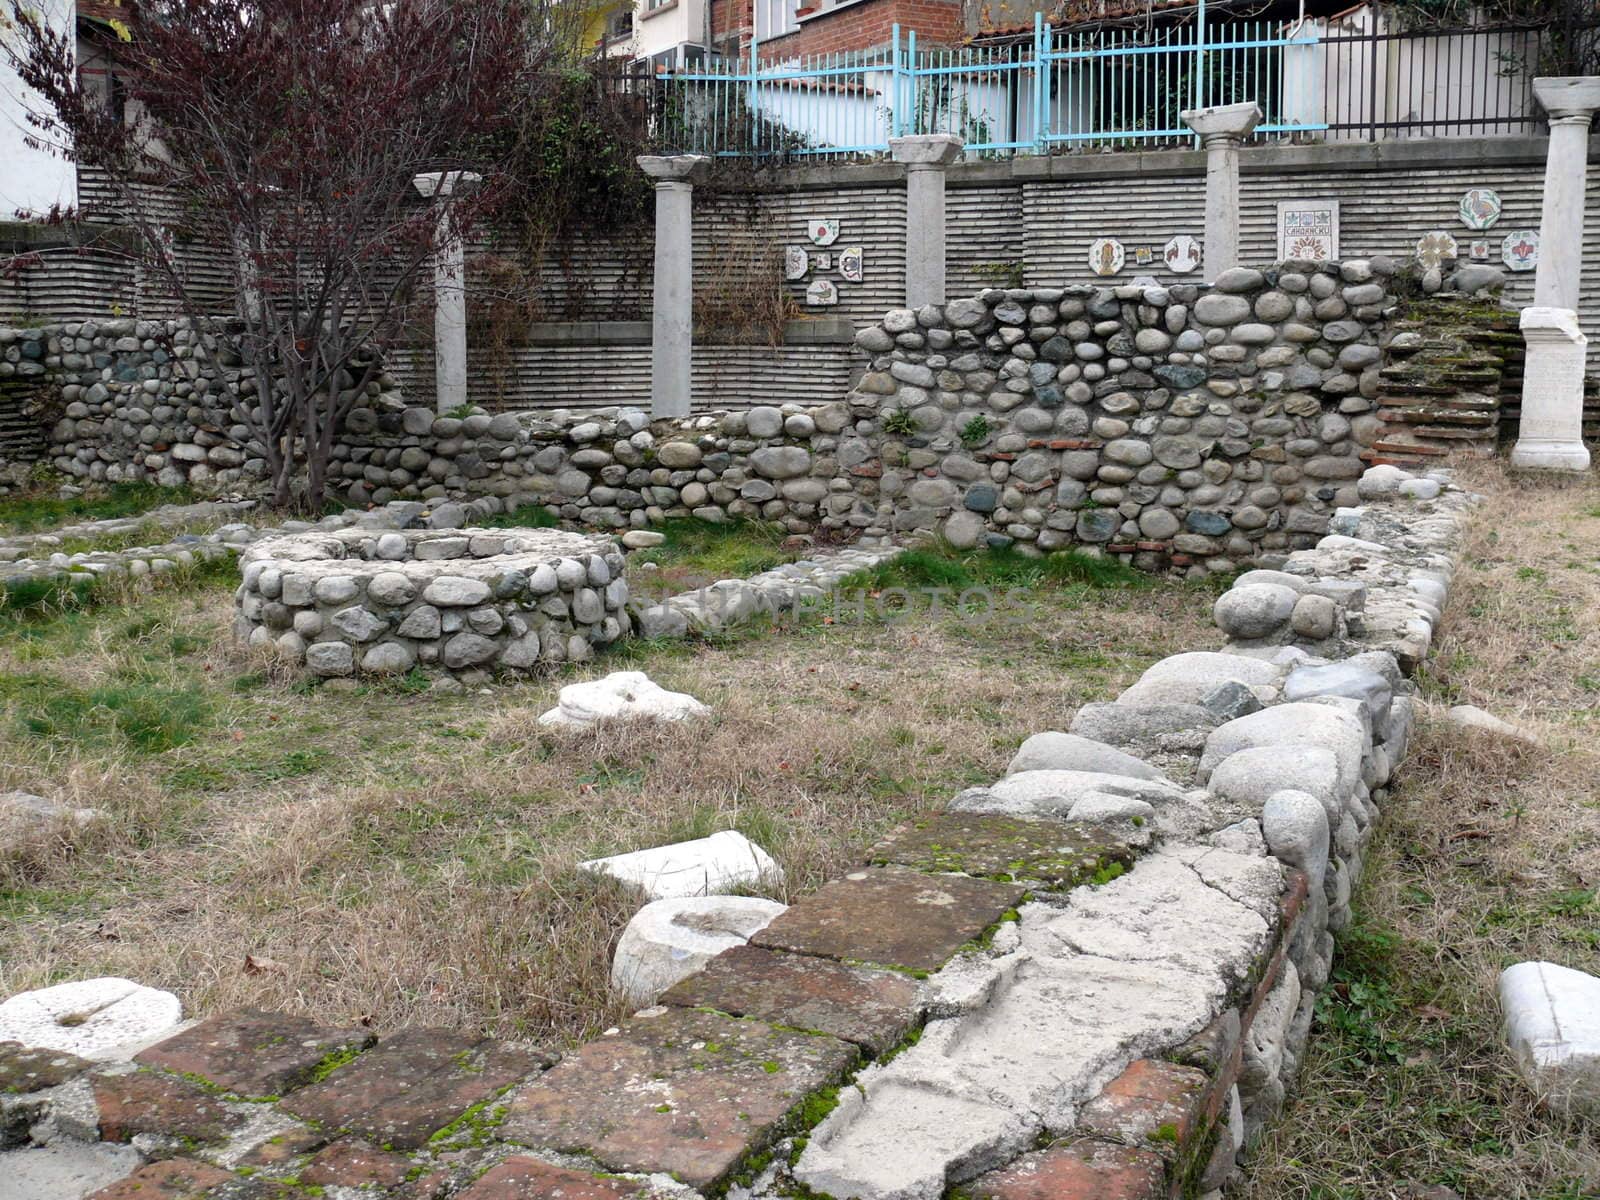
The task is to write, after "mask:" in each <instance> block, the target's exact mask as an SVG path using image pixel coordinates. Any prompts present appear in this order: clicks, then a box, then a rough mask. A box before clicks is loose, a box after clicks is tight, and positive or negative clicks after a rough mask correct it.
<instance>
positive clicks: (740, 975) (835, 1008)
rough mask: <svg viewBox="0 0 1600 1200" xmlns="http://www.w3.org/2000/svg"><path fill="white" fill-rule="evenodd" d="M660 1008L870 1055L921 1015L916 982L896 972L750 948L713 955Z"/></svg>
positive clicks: (893, 1043)
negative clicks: (805, 1034)
mask: <svg viewBox="0 0 1600 1200" xmlns="http://www.w3.org/2000/svg"><path fill="white" fill-rule="evenodd" d="M661 1003H663V1004H671V1005H676V1006H678V1007H681V1008H714V1009H716V1010H717V1011H718V1012H725V1013H728V1014H729V1015H730V1016H735V1017H757V1018H760V1019H761V1020H763V1021H771V1022H773V1023H774V1024H778V1025H790V1026H794V1027H795V1028H798V1029H811V1030H815V1031H816V1032H818V1033H827V1034H832V1035H833V1036H834V1037H836V1038H841V1039H843V1040H844V1041H847V1042H854V1043H855V1044H856V1045H858V1046H861V1047H864V1048H865V1049H866V1050H867V1051H868V1052H869V1053H871V1054H873V1055H879V1054H882V1053H883V1052H884V1051H886V1050H888V1049H889V1048H891V1047H892V1046H896V1045H898V1044H899V1043H900V1042H901V1041H902V1040H903V1039H904V1038H905V1035H906V1034H907V1033H909V1032H910V1031H911V1029H912V1027H913V1026H914V1025H915V1024H916V1023H917V1020H918V1018H919V1017H920V1015H921V1012H922V1005H921V1003H920V1000H919V992H918V988H917V984H916V981H915V980H913V979H910V978H908V977H907V976H905V975H903V974H901V973H899V972H896V971H873V970H868V969H866V968H863V967H849V966H845V965H844V964H843V963H837V962H833V961H832V960H830V959H826V958H812V957H810V956H809V955H803V954H782V953H775V952H773V951H771V950H762V949H759V948H757V947H755V946H739V947H736V948H734V949H732V950H727V951H725V952H723V953H722V954H720V955H718V956H717V957H716V958H714V959H712V960H711V962H710V963H709V964H707V966H706V968H705V969H704V970H703V971H701V972H699V973H698V974H696V975H691V976H690V977H689V978H687V979H685V980H684V981H683V982H681V983H679V984H677V985H676V986H675V987H673V988H672V989H671V990H670V991H668V992H667V994H666V995H664V996H663V997H662V998H661Z"/></svg>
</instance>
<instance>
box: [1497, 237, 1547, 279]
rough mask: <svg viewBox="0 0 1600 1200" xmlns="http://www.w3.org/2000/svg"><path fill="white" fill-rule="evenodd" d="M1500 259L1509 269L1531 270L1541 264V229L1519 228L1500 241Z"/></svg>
mask: <svg viewBox="0 0 1600 1200" xmlns="http://www.w3.org/2000/svg"><path fill="white" fill-rule="evenodd" d="M1500 261H1501V262H1503V263H1505V264H1506V269H1507V270H1509V271H1531V270H1533V269H1534V268H1535V267H1537V266H1538V265H1539V231H1538V230H1537V229H1518V230H1514V231H1513V232H1511V233H1508V234H1506V237H1505V241H1503V242H1501V243H1500Z"/></svg>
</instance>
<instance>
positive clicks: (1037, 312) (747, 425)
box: [0, 259, 1395, 573]
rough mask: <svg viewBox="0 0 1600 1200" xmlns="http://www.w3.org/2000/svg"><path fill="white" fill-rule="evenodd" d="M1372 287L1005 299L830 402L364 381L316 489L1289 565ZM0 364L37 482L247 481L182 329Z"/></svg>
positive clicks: (119, 336)
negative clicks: (432, 399)
mask: <svg viewBox="0 0 1600 1200" xmlns="http://www.w3.org/2000/svg"><path fill="white" fill-rule="evenodd" d="M1393 271H1394V267H1393V264H1391V263H1389V262H1387V261H1386V260H1382V259H1374V260H1371V261H1367V260H1360V261H1350V262H1345V263H1342V264H1321V265H1314V264H1297V263H1288V264H1284V265H1282V266H1280V267H1278V268H1275V269H1272V270H1269V271H1264V272H1263V271H1256V270H1251V269H1248V268H1237V269H1234V270H1231V271H1227V272H1224V273H1223V274H1222V275H1221V276H1220V277H1219V278H1218V279H1217V281H1216V283H1215V284H1214V285H1211V286H1201V285H1190V284H1184V285H1177V286H1172V287H1153V286H1152V287H1145V286H1137V285H1134V286H1123V287H1116V288H1095V287H1088V286H1081V285H1080V286H1073V287H1067V288H1053V289H1045V288H1040V289H1007V290H996V291H990V292H986V293H984V294H983V295H982V296H979V297H977V298H974V299H966V300H955V301H951V302H950V303H948V304H946V305H943V306H929V307H926V308H923V309H920V310H917V311H912V310H909V309H905V310H896V311H893V312H890V313H889V314H887V315H886V316H885V318H884V319H883V321H881V322H880V323H878V324H875V325H871V326H868V327H866V328H864V329H862V330H860V331H859V333H858V335H857V339H856V340H857V346H858V348H859V350H860V352H861V360H860V368H861V373H860V375H859V378H858V380H857V382H856V384H855V386H854V388H853V389H852V390H851V391H850V392H849V394H848V395H846V396H842V397H819V396H796V397H795V400H796V403H794V404H787V405H784V406H782V407H770V406H760V407H756V408H752V409H749V410H747V411H732V412H727V413H723V414H711V415H706V416H700V417H692V418H687V419H682V420H674V421H655V422H652V421H651V420H650V418H649V416H648V414H646V413H644V412H642V411H640V410H637V409H627V408H623V409H602V410H599V411H598V412H584V413H577V412H567V411H562V410H556V411H552V412H547V413H536V414H529V413H502V414H499V415H497V416H496V415H491V414H489V413H486V412H481V411H480V412H475V413H472V414H469V415H464V416H439V415H437V414H436V413H434V412H433V411H432V410H431V409H427V408H415V407H409V408H408V407H406V405H405V403H404V400H403V397H401V396H400V395H399V394H398V393H397V392H395V391H393V390H386V388H387V387H388V381H386V380H383V379H380V380H379V381H378V382H377V383H375V384H374V385H372V387H371V389H370V391H371V395H370V397H369V404H368V406H366V407H362V408H358V409H357V410H356V411H355V412H353V413H352V414H351V417H350V419H349V420H348V422H347V429H346V437H345V439H344V441H343V442H341V444H340V445H339V446H338V448H337V450H336V453H335V462H334V464H333V467H332V470H331V472H330V474H331V478H332V479H333V481H334V489H335V490H336V491H337V492H338V493H339V494H340V495H341V497H342V498H345V499H347V500H349V501H351V502H354V503H357V504H364V503H384V502H387V501H389V500H395V499H408V498H418V499H423V500H442V499H445V498H462V497H471V496H479V495H482V496H496V497H499V498H500V499H502V500H504V501H506V502H507V503H508V504H512V505H516V504H521V503H538V504H545V505H549V506H552V507H554V508H557V509H559V510H560V513H561V515H562V516H563V517H564V518H566V519H568V520H571V521H578V522H582V523H584V524H587V525H590V526H592V527H595V528H598V529H628V528H642V527H645V526H647V525H649V524H652V523H655V522H657V521H659V520H662V519H664V518H666V517H669V516H676V515H689V514H693V515H696V516H699V517H702V518H705V519H709V520H723V519H728V518H738V517H752V518H761V519H765V520H770V521H776V522H779V523H781V524H783V525H785V526H786V527H788V528H789V529H790V530H792V531H794V532H812V531H815V530H818V529H821V530H835V531H838V532H840V533H841V534H846V533H852V532H859V533H862V534H866V535H869V536H884V535H893V534H898V533H906V532H911V531H916V530H930V529H937V530H938V531H940V532H941V533H943V534H944V535H945V536H946V537H947V538H949V539H950V541H952V542H953V543H955V544H957V545H958V546H975V545H979V544H989V545H1017V546H1020V547H1031V548H1034V549H1036V550H1038V551H1046V552H1047V551H1051V550H1057V549H1062V548H1065V547H1068V546H1074V545H1078V546H1082V545H1088V546H1095V547H1100V548H1102V549H1103V550H1105V551H1107V552H1110V553H1114V554H1117V555H1120V556H1122V557H1124V558H1126V559H1129V560H1131V561H1133V562H1134V563H1135V564H1136V565H1139V566H1142V567H1146V568H1151V569H1160V568H1164V567H1167V566H1169V565H1175V566H1178V567H1180V568H1186V569H1188V570H1189V571H1191V572H1192V573H1203V572H1204V571H1206V570H1208V569H1212V568H1216V569H1221V568H1223V567H1228V568H1231V567H1232V566H1234V565H1236V564H1237V563H1240V562H1248V561H1253V560H1255V559H1257V558H1259V557H1260V556H1262V555H1263V554H1280V553H1285V552H1288V551H1290V550H1293V549H1296V548H1300V547H1303V546H1308V545H1311V544H1313V543H1314V542H1315V540H1316V539H1317V538H1318V537H1319V536H1321V534H1322V533H1324V532H1325V531H1326V529H1327V525H1328V519H1329V516H1330V515H1331V514H1332V512H1333V511H1334V509H1335V508H1337V507H1339V506H1340V505H1348V504H1353V503H1355V502H1356V500H1357V497H1356V494H1355V480H1356V479H1357V477H1359V476H1360V474H1361V472H1362V470H1363V468H1364V466H1365V465H1366V464H1365V462H1364V461H1363V457H1362V455H1363V451H1364V450H1365V449H1366V448H1367V447H1369V446H1370V445H1371V444H1372V442H1373V441H1375V440H1376V439H1377V437H1378V436H1379V433H1380V430H1381V425H1380V422H1379V420H1378V418H1377V416H1376V415H1375V413H1374V411H1373V409H1374V407H1375V405H1374V398H1375V397H1376V396H1377V394H1378V390H1379V382H1380V378H1381V376H1380V371H1381V369H1382V366H1381V364H1382V360H1383V351H1382V345H1383V341H1384V336H1385V329H1386V324H1387V318H1388V316H1389V314H1390V313H1391V312H1392V307H1393V305H1394V304H1395V297H1394V295H1393V293H1392V291H1391V288H1390V286H1389V284H1390V280H1391V278H1392V275H1393ZM197 350H198V351H199V352H197ZM0 360H3V361H0V374H6V373H8V372H16V371H19V370H27V371H29V372H30V373H32V374H33V375H35V376H36V377H37V378H39V379H40V380H41V382H43V383H46V384H48V385H50V386H54V387H58V388H59V392H60V400H61V414H62V415H61V416H60V418H59V419H58V420H57V421H56V422H55V424H54V427H53V429H52V430H51V439H50V440H51V456H52V457H51V461H52V463H53V465H54V466H56V467H57V468H59V469H60V470H62V471H64V472H66V473H68V474H71V475H74V476H78V477H84V478H90V479H106V480H117V479H146V478H149V479H157V480H160V481H162V482H166V483H180V482H187V483H190V484H194V485H196V486H200V487H214V486H238V485H239V484H241V483H246V484H247V483H249V482H250V481H251V480H255V479H260V478H261V477H263V476H264V474H265V470H264V465H263V464H262V461H261V458H260V455H259V452H258V450H257V449H256V448H255V447H253V446H252V445H251V443H250V440H249V434H248V431H247V429H246V428H245V426H244V425H243V424H242V423H241V422H240V421H239V420H238V419H237V418H238V417H239V412H238V411H237V409H238V408H239V406H242V405H248V404H249V403H250V402H251V399H250V381H249V380H248V379H247V378H245V377H244V376H243V375H242V373H241V372H240V371H239V370H238V369H237V368H236V367H229V366H227V365H225V364H222V365H219V364H217V363H215V362H212V361H211V360H210V359H208V358H207V356H206V355H205V353H204V352H203V339H196V338H194V337H193V336H192V334H191V332H190V331H188V330H186V329H183V328H180V327H178V326H176V325H170V324H162V323H147V322H139V323H135V322H110V323H107V324H104V325H100V326H94V325H88V324H84V325H68V326H60V327H56V328H53V329H45V330H6V331H0ZM1368 457H1369V458H1370V452H1368Z"/></svg>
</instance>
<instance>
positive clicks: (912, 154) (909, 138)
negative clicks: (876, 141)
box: [889, 133, 967, 171]
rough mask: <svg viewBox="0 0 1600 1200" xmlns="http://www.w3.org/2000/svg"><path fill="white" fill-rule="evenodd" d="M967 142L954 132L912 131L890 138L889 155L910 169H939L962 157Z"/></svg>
mask: <svg viewBox="0 0 1600 1200" xmlns="http://www.w3.org/2000/svg"><path fill="white" fill-rule="evenodd" d="M966 144H967V143H966V139H964V138H962V137H959V136H957V135H956V134H953V133H912V134H907V135H906V136H905V137H897V138H890V139H889V157H890V158H891V159H893V160H894V161H895V162H897V163H903V164H904V165H905V167H906V169H907V170H908V171H925V170H931V169H937V168H942V167H947V166H949V165H950V164H951V163H953V162H955V160H956V159H958V158H960V157H961V151H962V150H963V149H964V148H965V146H966Z"/></svg>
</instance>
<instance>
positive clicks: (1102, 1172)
mask: <svg viewBox="0 0 1600 1200" xmlns="http://www.w3.org/2000/svg"><path fill="white" fill-rule="evenodd" d="M967 1191H968V1192H969V1193H970V1194H971V1195H972V1196H973V1197H975V1200H1157V1198H1158V1197H1165V1196H1166V1195H1167V1184H1166V1171H1165V1169H1164V1167H1163V1166H1162V1162H1161V1159H1160V1158H1158V1157H1157V1156H1156V1155H1154V1154H1151V1153H1150V1152H1149V1151H1148V1150H1136V1149H1134V1148H1132V1147H1129V1146H1116V1145H1111V1144H1109V1143H1106V1142H1095V1141H1080V1142H1073V1143H1071V1144H1070V1145H1065V1146H1052V1147H1050V1148H1049V1149H1048V1150H1039V1151H1036V1152H1034V1153H1033V1154H1029V1155H1025V1156H1024V1157H1022V1158H1019V1159H1018V1160H1017V1161H1016V1162H1014V1163H1012V1164H1011V1165H1010V1166H1009V1167H1002V1168H1001V1169H1000V1170H998V1171H994V1172H991V1173H990V1174H988V1175H985V1176H983V1177H982V1178H980V1179H978V1180H976V1181H974V1182H973V1183H972V1184H971V1185H970V1186H969V1187H968V1188H967Z"/></svg>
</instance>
